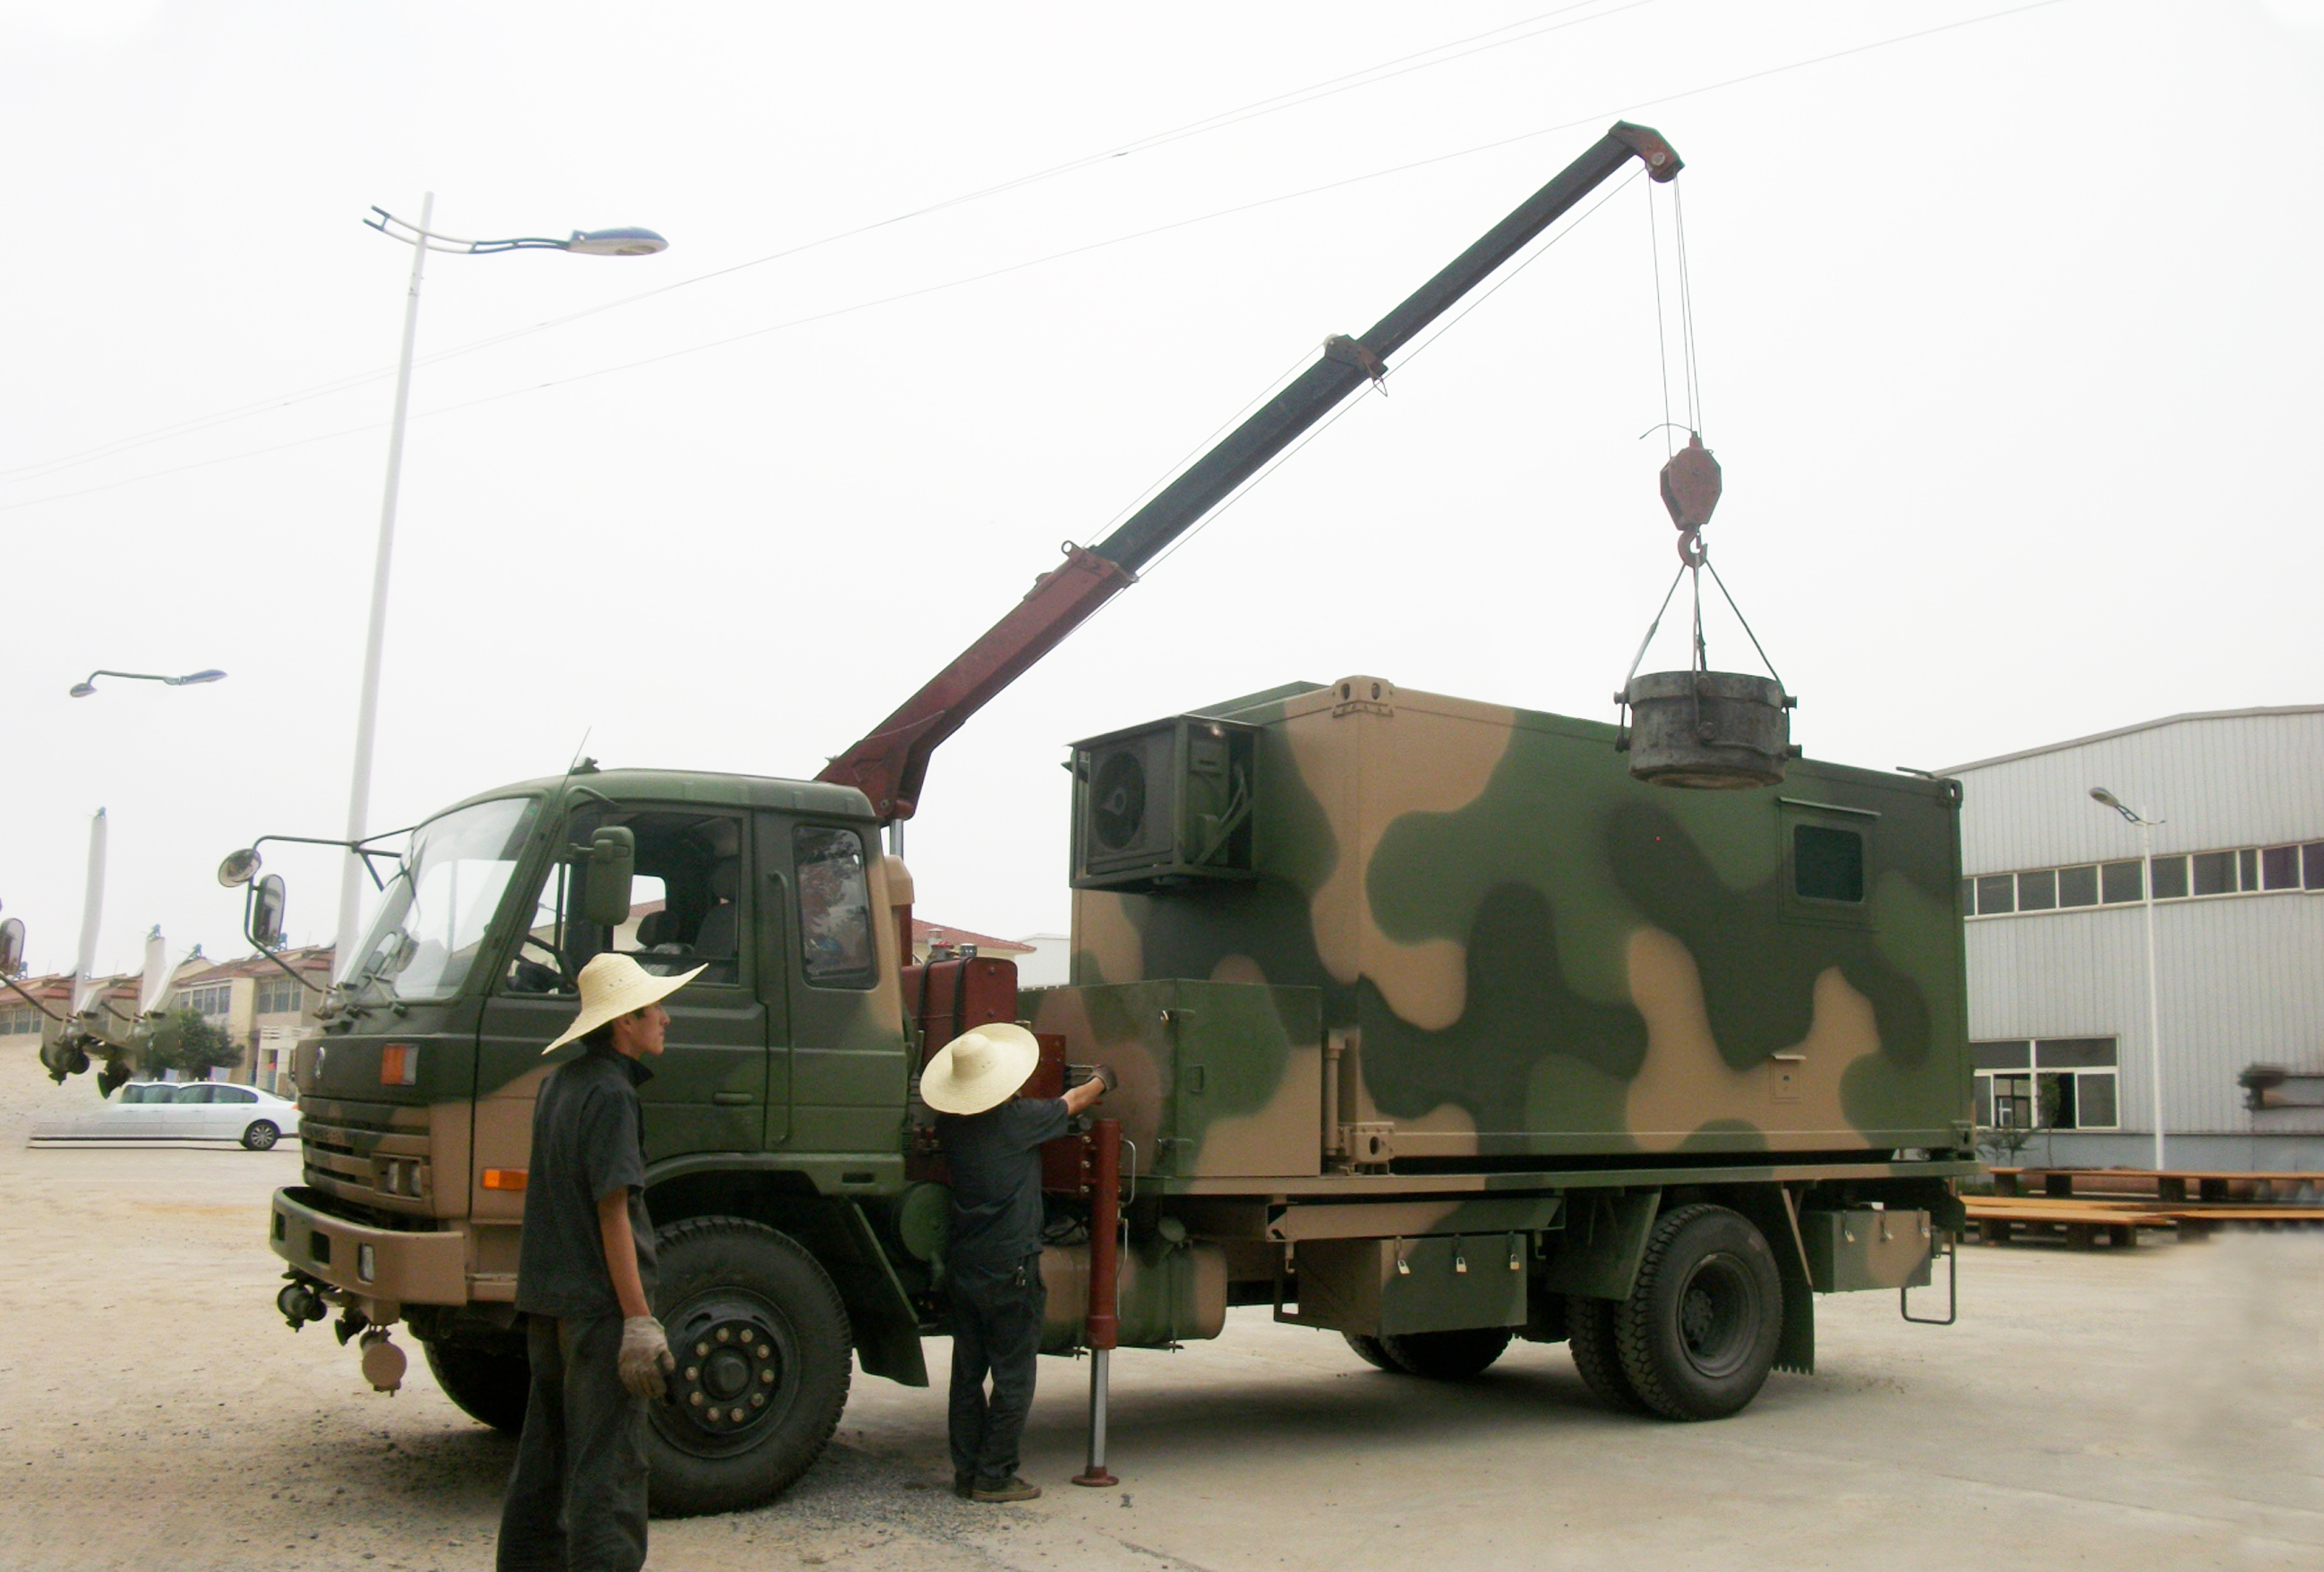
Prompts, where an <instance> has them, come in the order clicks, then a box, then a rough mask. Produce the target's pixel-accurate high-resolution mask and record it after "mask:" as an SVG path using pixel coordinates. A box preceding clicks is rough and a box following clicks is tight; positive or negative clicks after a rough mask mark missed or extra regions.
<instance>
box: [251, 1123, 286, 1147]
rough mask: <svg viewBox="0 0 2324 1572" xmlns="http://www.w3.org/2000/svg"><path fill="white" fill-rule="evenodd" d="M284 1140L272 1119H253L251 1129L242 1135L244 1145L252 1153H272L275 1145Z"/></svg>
mask: <svg viewBox="0 0 2324 1572" xmlns="http://www.w3.org/2000/svg"><path fill="white" fill-rule="evenodd" d="M281 1139H282V1132H281V1131H280V1130H277V1129H276V1128H275V1127H274V1123H273V1121H272V1120H271V1119H253V1120H252V1121H251V1122H250V1128H249V1129H247V1130H245V1131H244V1132H243V1133H242V1143H243V1145H244V1147H246V1148H248V1149H249V1150H250V1151H273V1150H274V1143H275V1142H278V1141H280V1140H281Z"/></svg>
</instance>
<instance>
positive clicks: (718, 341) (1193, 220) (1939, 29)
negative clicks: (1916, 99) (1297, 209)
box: [0, 0, 2063, 513]
mask: <svg viewBox="0 0 2324 1572" xmlns="http://www.w3.org/2000/svg"><path fill="white" fill-rule="evenodd" d="M2062 3H2063V0H2024V4H2021V5H2011V6H2006V7H2005V8H2003V9H2001V10H1999V11H1991V12H1986V13H1984V14H1980V15H1977V16H1970V17H1963V18H1961V19H1960V20H1957V21H1953V22H1948V23H1940V24H1939V25H1937V26H1934V27H1927V28H1922V29H1920V30H1918V31H1916V32H1905V33H1898V34H1895V35H1894V36H1892V37H1888V38H1884V39H1876V40H1873V41H1872V42H1867V43H1861V44H1855V45H1851V46H1850V47H1849V48H1847V49H1840V50H1834V51H1830V52H1828V53H1824V54H1820V55H1813V56H1810V57H1807V58H1804V59H1801V60H1791V61H1788V62H1786V63H1784V64H1783V65H1777V66H1769V67H1766V68H1765V69H1760V70H1756V71H1748V72H1746V73H1744V74H1742V75H1740V76H1735V77H1729V78H1725V79H1721V80H1719V81H1716V82H1706V83H1703V84H1701V85H1700V86H1697V87H1692V88H1683V89H1681V90H1680V91H1678V92H1674V93H1667V94H1663V95H1661V96H1659V97H1652V98H1643V99H1636V100H1633V101H1631V102H1628V103H1626V104H1618V105H1615V106H1610V107H1609V108H1604V109H1600V110H1597V111H1595V112H1593V113H1591V114H1587V115H1582V116H1576V117H1574V118H1572V119H1569V120H1562V121H1559V122H1558V123H1557V124H1555V125H1542V126H1536V127H1535V128H1534V129H1532V130H1530V131H1522V132H1518V133H1516V134H1513V135H1509V136H1504V137H1499V138H1496V139H1494V140H1493V141H1490V142H1483V143H1475V144H1473V145H1471V146H1468V147H1462V148H1456V149H1454V150H1452V151H1451V152H1448V153H1433V154H1431V155H1429V156H1428V157H1426V158H1421V159H1414V160H1411V161H1409V162H1405V163H1399V164H1391V165H1388V166H1386V167H1384V168H1380V169H1376V170H1371V171H1366V172H1365V173H1362V174H1356V175H1349V176H1346V177H1343V178H1342V179H1339V180H1327V181H1324V182H1323V183H1322V184H1319V185H1314V186H1307V187H1304V188H1302V189H1300V190H1296V191H1286V192H1282V193H1279V194H1277V195H1276V196H1272V197H1262V198H1259V199H1256V200H1253V201H1249V202H1240V203H1236V204H1233V205H1231V206H1229V207H1225V208H1214V209H1213V210H1211V211H1209V212H1205V213H1198V214H1194V215H1193V216H1191V217H1185V218H1178V219H1173V220H1171V221H1170V222H1168V223H1165V224H1157V225H1154V226H1151V227H1148V228H1144V229H1138V230H1132V231H1130V232H1127V233H1125V234H1120V235H1116V236H1110V237H1108V238H1106V239H1103V240H1094V241H1090V242H1087V243H1085V244H1084V245H1073V246H1067V247H1065V249H1063V250H1059V251H1053V252H1048V253H1046V254H1042V255H1040V256H1036V257H1031V258H1028V259H1026V260H1024V261H1020V262H1014V263H1008V264H1002V265H1001V266H999V267H994V268H988V269H985V270H983V271H982V272H978V273H967V274H964V275H961V276H959V277H956V278H952V279H947V280H945V281H943V282H937V283H932V284H925V285H920V286H918V287H915V288H912V289H908V290H902V291H897V292H895V293H892V294H887V295H881V296H878V297H875V298H872V299H869V300H863V301H854V302H853V303H850V304H847V305H843V306H835V307H833V308H831V309H829V310H822V311H816V312H811V313H809V314H807V315H806V316H801V317H792V318H788V319H784V320H781V321H778V322H770V323H767V324H765V325H763V326H761V327H758V328H746V329H744V330H743V331H742V332H740V333H731V334H726V335H724V336H722V337H720V338H711V339H705V340H704V341H702V342H700V343H697V344H690V345H686V346H683V347H679V348H677V349H669V350H665V351H662V352H660V353H659V354H655V355H650V356H642V357H641V358H639V359H635V360H629V361H622V362H620V363H617V364H615V365H604V366H598V367H596V368H595V369H592V370H588V371H581V372H575V373H573V374H571V375H567V376H560V377H552V378H550V379H549V380H548V381H545V382H539V383H532V384H526V385H524V386H521V387H515V388H509V389H506V390H503V392H500V393H488V394H485V395H484V396H483V397H481V398H475V399H470V400H467V401H465V402H461V403H457V404H450V405H446V406H443V407H440V408H438V409H434V410H429V411H420V412H419V413H415V414H413V415H412V416H411V417H410V418H411V419H412V420H425V419H429V418H431V417H434V416H438V415H447V414H453V413H456V412H457V411H462V410H472V409H475V408H477V407H479V406H481V405H484V404H492V403H499V402H503V401H505V400H508V399H512V398H520V397H522V396H524V395H526V394H528V393H541V392H545V391H547V390H548V389H550V388H555V387H565V386H569V385H571V384H576V383H582V382H590V381H595V380H596V379H597V378H599V377H604V376H613V375H619V374H621V373H622V372H627V371H636V370H640V369H642V368H644V367H646V366H649V365H660V364H662V363H663V362H665V361H669V360H677V359H681V358H684V357H686V356H693V355H699V354H702V353H704V352H705V351H707V350H711V349H718V348H723V347H726V346H728V345H733V344H740V343H743V342H746V341H748V340H750V339H753V338H764V337H766V336H767V335H769V334H771V333H779V332H783V331H786V330H788V329H789V328H802V327H807V326H809V325H811V324H814V323H817V322H825V321H829V320H832V319H835V318H838V317H844V316H850V315H853V314H854V313H856V312H859V311H865V310H874V309H876V308H879V307H881V306H889V305H895V304H898V303H899V302H901V301H909V300H917V299H919V298H921V297H923V296H927V295H931V294H936V293H940V292H942V291H946V290H954V289H960V288H964V287H965V286H967V285H970V284H976V283H982V282H988V281H990V280H992V279H996V278H1001V277H1004V276H1006V275H1008V274H1010V273H1022V272H1024V271H1026V270H1027V269H1029V268H1035V267H1040V266H1043V265H1046V264H1049V263H1054V262H1061V261H1065V260H1066V259H1068V258H1072V257H1075V256H1083V255H1086V254H1089V253H1091V252H1095V251H1102V250H1107V249H1110V248H1111V247H1113V246H1116V245H1127V244H1130V242H1133V241H1138V240H1145V239H1150V238H1152V237H1153V236H1157V235H1165V234H1168V233H1170V232H1171V231H1173V230H1177V229H1184V228H1187V227H1192V226H1194V225H1197V224H1206V223H1210V222H1213V221H1214V220H1217V219H1220V218H1227V217H1234V216H1236V215H1239V214H1242V213H1249V212H1252V211H1255V210H1257V209H1259V208H1268V207H1272V206H1274V205H1276V204H1277V203H1279V202H1289V201H1296V200H1299V199H1303V198H1306V197H1313V196H1319V195H1322V194H1323V193H1325V192H1328V191H1334V190H1342V189H1344V188H1346V187H1348V186H1352V185H1360V184H1363V183H1364V182H1366V181H1369V180H1383V179H1386V178H1388V177H1389V176H1391V175H1397V174H1405V173H1408V172H1410V171H1415V170H1421V169H1427V168H1429V167H1431V166H1433V165H1436V164H1441V163H1448V162H1453V161H1455V160H1458V159H1463V158H1471V157H1474V156H1476V155H1478V154H1480V153H1491V152H1495V151H1497V150H1499V149H1501V148H1505V147H1511V146H1515V145H1516V144H1517V143H1523V142H1530V141H1533V140H1535V138H1538V137H1543V136H1549V135H1554V134H1556V133H1558V132H1561V131H1571V130H1572V129H1574V128H1575V127H1577V126H1582V125H1594V124H1597V123H1599V122H1600V121H1603V120H1605V119H1606V118H1607V117H1608V116H1622V115H1629V114H1635V113H1637V112H1639V111H1641V110H1645V109H1649V108H1654V107H1656V106H1662V105H1666V104H1674V103H1678V102H1681V101H1683V100H1684V99H1688V98H1694V97H1701V96H1702V95H1704V94H1706V93H1715V92H1720V91H1722V90H1724V89H1726V88H1737V87H1742V86H1745V85H1747V84H1748V83H1752V82H1758V81H1765V80H1766V79H1769V78H1771V77H1776V76H1781V75H1784V73H1786V72H1789V71H1796V70H1803V69H1809V68H1811V67H1814V66H1820V65H1828V64H1830V63H1831V62H1832V61H1835V60H1846V59H1849V58H1851V57H1853V56H1856V55H1860V54H1867V53H1869V52H1871V51H1875V50H1881V49H1887V48H1892V47H1894V46H1895V45H1897V44H1904V43H1912V42H1918V41H1919V40H1922V39H1925V38H1932V37H1935V36H1936V35H1938V34H1940V33H1945V32H1956V31H1959V30H1960V29H1961V28H1965V27H1974V26H1977V25H1979V24H1980V23H1987V22H1997V21H2000V20H2003V19H2005V18H2007V17H2011V16H2018V15H2023V14H2025V13H2027V12H2031V11H2039V10H2043V9H2045V8H2047V7H2049V6H2052V5H2060V4H2062ZM883 222H884V221H883ZM873 227H876V226H873ZM740 265H744V266H747V265H751V264H740ZM726 271H730V272H731V271H734V270H732V269H729V270H726ZM705 276H714V275H705ZM683 282H694V281H682V282H681V284H678V285H669V286H664V287H665V290H667V289H670V288H678V287H682V283H683ZM615 303H616V304H619V303H622V302H615ZM599 309H610V308H599ZM385 424H386V422H385V421H370V422H367V423H365V424H363V425H358V426H350V427H346V428H345V429H343V430H337V431H329V432H325V433H323V434H321V435H319V436H315V437H305V438H299V439H294V440H291V441H288V442H281V443H276V444H273V445H272V446H269V447H265V448H252V449H248V450H245V451H244V452H240V453H234V454H227V455H224V456H221V457H219V458H205V459H198V460H195V461H193V462H191V463H188V464H181V465H177V466H173V467H170V468H165V469H157V470H152V471H148V472H147V473H145V474H143V475H136V476H126V477H124V478H123V479H121V480H116V481H110V482H107V483H106V484H104V485H93V486H86V487H83V488H80V489H78V490H75V491H67V492H56V493H51V495H46V496H38V497H27V498H24V499H23V500H21V501H18V502H13V503H0V513H8V512H14V511H15V510H17V509H19V508H26V507H36V506H39V505H41V504H44V503H51V502H62V501H66V500H68V499H69V498H72V497H78V496H88V495H93V494H95V493H97V492H104V491H111V490H114V489H115V488H117V487H120V486H124V485H136V484H138V483H139V482H142V481H146V480H158V479H161V478H162V477H163V476H171V475H178V474H182V473H184V472H186V471H187V470H190V469H202V468H208V467H211V466H213V465H217V464H224V463H228V462H232V461H233V460H235V459H238V458H259V457H263V455H266V454H269V453H277V452H281V451H282V450H284V449H285V448H299V447H305V446H308V445H309V444H311V443H315V442H321V441H328V440H330V439H333V438H336V437H346V436H353V435H355V434H358V433H360V432H364V431H374V430H379V429H381V427H383V426H384V425H385Z"/></svg>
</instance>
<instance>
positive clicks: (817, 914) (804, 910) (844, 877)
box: [791, 824, 880, 988]
mask: <svg viewBox="0 0 2324 1572" xmlns="http://www.w3.org/2000/svg"><path fill="white" fill-rule="evenodd" d="M791 854H792V862H793V864H794V865H795V866H796V867H797V869H798V902H799V964H800V966H802V967H803V968H804V969H805V971H806V973H807V982H808V983H809V984H810V985H814V986H816V987H818V988H869V987H871V985H873V984H875V983H877V982H878V981H879V964H880V962H879V954H878V951H877V948H875V947H874V945H873V943H872V939H871V884H870V883H869V881H868V880H867V879H866V877H865V875H864V868H863V864H864V855H863V837H862V836H861V835H860V834H858V833H857V832H856V831H854V830H852V829H833V828H828V827H826V826H823V825H811V824H803V825H800V826H798V828H796V829H795V830H794V831H793V832H792V836H791Z"/></svg>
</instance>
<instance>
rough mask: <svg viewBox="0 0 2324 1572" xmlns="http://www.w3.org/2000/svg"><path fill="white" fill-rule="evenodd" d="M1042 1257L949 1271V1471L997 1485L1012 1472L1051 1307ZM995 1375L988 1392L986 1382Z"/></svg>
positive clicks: (1022, 1434) (1014, 1470)
mask: <svg viewBox="0 0 2324 1572" xmlns="http://www.w3.org/2000/svg"><path fill="white" fill-rule="evenodd" d="M1048 1304H1049V1295H1048V1291H1047V1290H1046V1289H1044V1288H1043V1287H1042V1286H1041V1258H1040V1257H1039V1256H1037V1255H1028V1256H1027V1257H1026V1258H1025V1259H1024V1260H1023V1261H1022V1262H1019V1263H1018V1264H1017V1265H1015V1266H983V1267H979V1266H968V1267H959V1268H956V1269H954V1271H953V1274H952V1471H953V1475H954V1477H956V1478H957V1477H960V1476H963V1475H973V1477H974V1478H975V1479H976V1480H978V1481H979V1482H981V1483H983V1484H1001V1483H1002V1482H1003V1481H1006V1480H1007V1479H1009V1478H1010V1476H1011V1475H1014V1474H1015V1473H1016V1472H1017V1443H1018V1442H1019V1440H1020V1439H1021V1438H1023V1436H1024V1434H1025V1416H1026V1414H1027V1413H1028V1412H1029V1411H1030V1410H1031V1409H1032V1407H1033V1366H1034V1362H1035V1361H1036V1360H1037V1358H1038V1357H1039V1355H1040V1351H1041V1317H1042V1314H1043V1312H1045V1311H1046V1310H1047V1308H1048ZM988 1373H989V1374H990V1375H991V1377H992V1395H991V1397H990V1398H987V1397H986V1396H985V1393H984V1378H985V1376H986V1375H987V1374H988Z"/></svg>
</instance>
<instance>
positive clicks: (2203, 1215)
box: [1961, 1196, 2324, 1250]
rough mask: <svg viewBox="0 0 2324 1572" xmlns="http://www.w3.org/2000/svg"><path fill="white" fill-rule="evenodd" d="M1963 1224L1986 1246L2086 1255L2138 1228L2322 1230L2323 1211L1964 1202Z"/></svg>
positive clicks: (2006, 1199)
mask: <svg viewBox="0 0 2324 1572" xmlns="http://www.w3.org/2000/svg"><path fill="white" fill-rule="evenodd" d="M1961 1199H1962V1203H1963V1204H1964V1205H1965V1206H1966V1207H1968V1210H1969V1221H1970V1223H1972V1224H1974V1225H1976V1229H1977V1237H1978V1240H1979V1241H1980V1242H1981V1243H1984V1244H2008V1243H2009V1242H2010V1241H2011V1240H2012V1239H2013V1238H2016V1237H2018V1236H2020V1235H2024V1236H2028V1237H2049V1238H2062V1239H2063V1240H2064V1241H2065V1242H2066V1243H2067V1244H2069V1245H2070V1246H2073V1247H2074V1248H2077V1249H2083V1250H2087V1249H2089V1248H2091V1247H2092V1246H2094V1245H2096V1244H2098V1243H2099V1242H2100V1241H2101V1240H2103V1241H2104V1242H2105V1243H2107V1244H2112V1245H2116V1246H2125V1245H2135V1244H2137V1242H2138V1231H2139V1230H2140V1229H2142V1228H2144V1229H2147V1230H2150V1231H2152V1230H2155V1229H2163V1228H2168V1229H2172V1230H2173V1231H2174V1232H2176V1233H2177V1234H2178V1235H2179V1237H2180V1238H2181V1239H2204V1238H2209V1236H2210V1235H2211V1234H2213V1233H2214V1232H2216V1231H2217V1230H2218V1229H2219V1228H2222V1227H2227V1226H2236V1227H2264V1228H2273V1227H2284V1226H2295V1227H2303V1226H2304V1227H2312V1226H2315V1225H2319V1224H2324V1207H2282V1206H2236V1205H2233V1204H2224V1205H2222V1204H2218V1203H2203V1202H2190V1203H2187V1204H2185V1205H2177V1206H2174V1205H2172V1204H2171V1203H2170V1202H2167V1201H2161V1200H2146V1199H2143V1198H2137V1197H2098V1196H2090V1197H2070V1198H2068V1197H2057V1198H2053V1197H2048V1196H1964V1197H1961Z"/></svg>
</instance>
